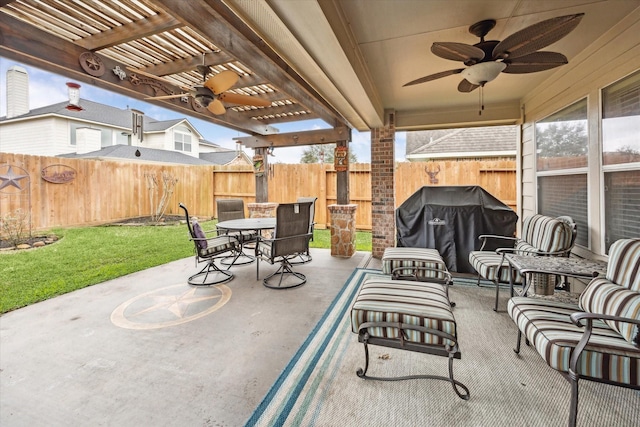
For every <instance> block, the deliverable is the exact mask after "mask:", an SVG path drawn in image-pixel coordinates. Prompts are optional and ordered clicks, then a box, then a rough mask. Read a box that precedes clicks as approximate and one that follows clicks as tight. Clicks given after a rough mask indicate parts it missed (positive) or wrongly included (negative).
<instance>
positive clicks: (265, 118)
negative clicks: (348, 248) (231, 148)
mask: <svg viewBox="0 0 640 427" xmlns="http://www.w3.org/2000/svg"><path fill="white" fill-rule="evenodd" d="M0 6H1V8H0V41H1V44H0V55H1V56H3V57H6V58H10V59H13V60H15V61H19V62H21V63H24V64H28V65H32V66H35V67H38V68H41V69H43V70H46V71H50V72H54V73H58V74H62V75H65V76H68V77H69V78H72V79H75V80H78V81H82V82H85V83H87V84H91V85H94V86H97V87H100V88H104V89H108V90H110V91H113V92H117V93H120V94H123V95H126V96H129V97H132V98H136V99H141V100H145V101H146V102H150V103H153V104H157V105H159V106H162V107H164V108H169V109H172V110H174V111H177V112H180V113H183V114H185V115H188V116H192V117H196V118H199V119H202V120H207V121H209V122H212V123H214V124H217V125H220V126H224V127H227V128H230V129H234V130H237V131H240V132H244V133H247V134H249V135H250V136H249V137H243V138H238V139H237V140H238V142H241V143H242V144H243V145H245V146H246V147H249V148H253V149H254V150H255V152H256V154H257V155H262V156H263V158H264V160H265V161H266V160H267V159H268V156H267V155H266V151H267V149H268V148H271V147H288V146H300V145H312V144H327V143H335V144H337V145H341V146H348V143H349V141H350V139H351V128H350V126H349V125H348V123H347V122H346V121H345V120H344V119H343V118H342V116H341V115H340V114H339V113H338V112H337V111H336V110H335V109H334V108H332V107H331V105H329V104H328V103H327V102H326V101H325V100H324V99H323V98H322V97H321V96H320V95H319V94H318V93H317V92H316V90H314V88H313V87H311V86H310V85H309V84H308V83H307V82H305V81H304V80H303V79H302V78H301V77H300V75H298V74H297V73H296V71H295V70H294V69H292V68H291V67H290V66H289V65H288V64H287V63H286V62H285V61H284V60H283V59H282V58H281V57H280V56H279V55H278V54H277V52H275V51H274V50H273V49H272V48H271V47H270V46H269V45H268V44H266V43H264V42H263V40H262V39H261V38H260V36H259V35H258V34H256V33H255V32H254V31H253V30H252V29H251V28H250V27H249V26H248V25H247V24H246V23H245V22H243V21H242V20H240V19H239V18H238V17H237V15H236V14H234V13H233V11H232V10H230V9H229V7H228V6H227V5H226V4H225V3H223V2H221V1H217V0H193V1H188V2H187V1H180V0H178V1H176V0H119V1H117V2H114V1H108V0H79V1H74V2H60V1H56V0H38V1H36V2H23V1H2V2H0ZM202 65H204V66H206V67H207V68H206V70H207V71H208V73H209V75H208V77H210V76H213V75H216V74H219V73H221V72H223V71H226V70H231V71H234V72H235V73H237V74H238V76H239V79H238V82H237V83H236V84H235V85H234V86H233V87H232V88H231V89H230V90H229V91H228V92H230V93H231V94H237V95H245V96H250V97H256V98H260V99H264V100H267V101H269V102H270V105H269V106H265V107H256V106H248V105H238V104H230V103H225V102H224V101H223V104H224V106H225V107H226V111H225V113H224V114H220V115H216V114H212V113H211V112H210V111H209V110H208V109H207V108H205V107H206V106H204V105H202V104H201V103H199V102H198V101H197V100H196V98H195V97H193V96H183V97H176V98H171V99H148V98H149V97H157V96H167V95H176V94H181V93H185V89H192V88H195V87H196V86H201V85H202V84H203V75H202V67H200V68H199V66H202ZM311 119H321V120H323V121H325V122H326V123H328V124H329V125H330V126H331V127H332V128H330V129H326V130H312V131H308V132H295V133H279V132H278V131H277V128H276V126H277V125H278V124H281V123H288V122H294V121H300V120H311ZM347 173H348V172H346V171H345V172H339V173H338V203H339V204H347V203H349V199H348V194H349V191H348V178H347ZM256 200H257V201H258V202H266V201H268V188H267V177H266V175H264V174H262V175H261V174H258V175H256Z"/></svg>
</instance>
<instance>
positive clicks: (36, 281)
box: [0, 222, 371, 313]
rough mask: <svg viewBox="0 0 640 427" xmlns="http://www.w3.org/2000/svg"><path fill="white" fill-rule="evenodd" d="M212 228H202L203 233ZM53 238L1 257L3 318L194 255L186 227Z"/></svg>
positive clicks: (321, 240) (325, 237)
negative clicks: (109, 281) (42, 244)
mask: <svg viewBox="0 0 640 427" xmlns="http://www.w3.org/2000/svg"><path fill="white" fill-rule="evenodd" d="M214 224H215V223H214V222H210V223H204V224H203V228H204V229H205V230H207V229H211V228H213V225H214ZM54 233H55V234H56V235H58V236H59V237H60V241H58V242H56V243H54V244H52V245H48V246H45V247H43V248H39V249H31V250H26V251H8V252H2V253H0V313H6V312H8V311H11V310H15V309H17V308H20V307H24V306H27V305H29V304H33V303H36V302H38V301H44V300H46V299H49V298H52V297H54V296H57V295H62V294H64V293H67V292H71V291H74V290H76V289H81V288H84V287H86V286H91V285H95V284H96V283H100V282H104V281H106V280H110V279H115V278H116V277H120V276H123V275H125V274H130V273H134V272H136V271H140V270H144V269H146V268H150V267H155V266H157V265H161V264H165V263H167V262H170V261H175V260H178V259H182V258H186V257H189V256H192V255H193V243H191V241H189V239H188V238H187V230H186V226H185V225H171V226H162V227H153V226H148V227H84V228H70V229H64V230H54ZM330 245H331V237H330V232H329V230H316V231H315V233H314V239H313V241H312V242H311V247H313V248H329V247H330ZM356 250H358V251H369V252H370V251H371V233H367V232H358V233H357V235H356Z"/></svg>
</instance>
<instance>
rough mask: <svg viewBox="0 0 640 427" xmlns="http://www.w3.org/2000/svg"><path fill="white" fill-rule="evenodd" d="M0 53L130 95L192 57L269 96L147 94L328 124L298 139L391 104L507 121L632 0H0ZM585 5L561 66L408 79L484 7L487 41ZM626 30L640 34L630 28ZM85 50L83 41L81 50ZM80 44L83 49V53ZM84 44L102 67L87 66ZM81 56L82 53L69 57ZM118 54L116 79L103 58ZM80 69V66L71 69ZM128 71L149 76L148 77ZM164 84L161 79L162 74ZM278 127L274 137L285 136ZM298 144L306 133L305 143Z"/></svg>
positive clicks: (276, 119) (252, 116)
mask: <svg viewBox="0 0 640 427" xmlns="http://www.w3.org/2000/svg"><path fill="white" fill-rule="evenodd" d="M0 5H2V7H1V8H0V12H1V13H0V42H1V45H0V55H1V56H4V57H7V58H11V59H14V60H16V61H20V62H22V63H26V64H29V65H33V66H37V67H40V68H43V69H45V70H48V71H53V72H56V73H60V74H63V75H67V76H68V77H69V78H71V79H77V80H80V81H84V82H87V83H90V84H93V85H96V86H100V87H103V88H106V89H110V90H113V91H116V92H119V93H122V94H125V95H128V96H131V97H135V98H139V99H144V98H146V97H149V96H154V95H166V94H168V93H180V92H181V91H182V89H181V88H180V87H181V86H188V87H192V86H194V85H197V84H199V83H201V82H202V76H201V75H200V74H199V72H198V71H197V69H196V66H197V65H199V64H202V63H203V61H204V64H206V65H209V66H210V67H211V69H212V70H213V72H214V73H217V72H220V71H223V70H229V69H230V70H233V71H235V72H237V73H238V74H239V75H240V79H239V81H238V83H237V84H236V85H235V86H233V88H232V92H234V93H237V94H242V95H251V96H256V97H260V98H265V99H268V100H269V101H271V105H270V106H269V107H242V106H234V105H231V104H227V105H226V106H227V112H226V113H225V114H223V115H217V116H216V115H213V114H211V113H210V112H209V111H207V110H206V109H203V108H202V107H200V108H198V106H197V105H195V106H194V103H193V102H191V101H190V100H189V99H179V98H177V99H171V100H150V102H153V103H155V104H158V105H162V106H164V107H167V108H171V109H174V110H176V111H181V112H183V113H185V114H187V115H191V116H196V117H198V118H202V119H205V120H209V121H211V122H213V123H216V124H219V125H222V126H225V127H228V128H232V129H237V130H239V131H242V132H246V133H249V134H250V135H253V136H255V137H256V139H255V141H256V144H257V145H260V143H261V142H260V141H264V139H263V138H261V136H264V135H270V136H269V138H270V139H271V140H273V139H274V136H273V134H274V133H276V132H277V125H278V124H280V123H285V122H292V121H297V120H306V119H322V120H324V121H325V122H327V123H328V124H329V125H330V126H331V127H333V128H334V129H331V130H329V131H327V133H326V134H325V133H323V131H320V132H319V131H315V133H312V134H310V137H308V138H306V139H305V141H311V142H313V141H317V142H333V141H331V139H332V140H336V139H345V133H346V132H348V130H347V128H354V129H358V130H360V131H366V130H369V129H371V128H376V127H380V126H382V125H383V122H384V111H385V110H394V111H395V112H396V128H397V129H399V130H409V129H430V128H444V127H462V126H477V125H490V124H509V123H518V122H519V121H520V120H521V108H520V105H521V102H522V101H523V99H525V98H526V96H527V95H528V94H530V93H532V91H535V90H536V88H537V87H540V86H541V85H544V84H545V81H547V80H548V79H552V78H553V76H554V75H555V73H566V71H565V70H566V69H567V68H568V67H572V66H577V64H575V63H573V62H572V61H573V60H574V59H575V58H576V57H579V55H581V54H585V53H586V52H588V49H589V46H590V45H592V44H594V43H597V42H601V41H602V36H603V35H604V34H605V33H606V32H607V31H608V30H610V29H611V28H612V27H614V26H615V25H617V24H618V23H619V22H620V21H621V20H623V19H624V18H625V17H626V16H627V15H629V14H630V13H631V12H632V11H633V10H634V9H636V8H638V7H640V0H602V1H594V0H546V1H538V0H500V1H495V0H456V1H448V0H423V1H415V0H413V1H411V0H396V1H391V0H378V1H370V0H349V1H340V0H306V1H302V0H300V1H294V0H264V1H258V0H224V1H220V0H190V1H182V0H117V1H116V0H111V1H107V0H73V1H72V0H15V1H2V2H0ZM574 13H585V16H584V18H583V20H582V22H581V23H580V24H579V25H578V27H577V28H576V29H575V30H574V31H573V32H571V33H570V34H569V35H568V36H566V37H565V38H563V39H561V40H559V41H558V42H556V43H554V44H552V45H551V46H550V47H548V48H546V49H545V50H551V51H556V52H561V53H563V54H564V55H566V56H567V58H568V59H569V65H565V66H562V67H559V68H556V69H553V70H549V71H544V72H538V73H531V74H501V75H500V76H499V77H498V78H497V79H496V80H494V81H492V82H490V83H489V84H487V86H486V87H485V89H484V103H485V105H486V107H485V111H484V112H483V113H482V115H479V114H478V101H479V99H478V92H479V91H477V90H476V91H474V92H471V93H460V92H458V91H457V85H458V82H459V81H460V80H461V77H460V76H456V75H454V76H449V77H445V78H443V79H440V80H438V81H435V82H427V83H423V84H419V85H415V86H409V87H403V85H404V84H405V83H407V82H409V81H411V80H414V79H416V78H419V77H422V76H425V75H428V74H432V73H437V72H441V71H445V70H449V69H452V68H458V67H460V66H461V64H460V63H456V62H453V61H448V60H445V59H441V58H439V57H436V56H435V55H433V54H432V53H431V52H430V46H431V44H432V43H433V42H436V41H451V42H459V43H467V44H474V43H476V42H477V41H478V39H477V38H476V37H475V36H473V35H471V34H469V32H468V28H469V26H470V25H471V24H473V23H475V22H478V21H480V20H484V19H495V20H496V21H497V24H496V27H495V28H494V29H493V30H492V31H491V32H490V34H489V35H488V36H487V38H488V39H497V40H503V39H504V38H505V37H506V36H508V35H510V34H513V33H514V32H516V31H518V30H520V29H522V28H524V27H527V26H529V25H532V24H534V23H537V22H539V21H542V20H544V19H548V18H552V17H555V16H560V15H568V14H574ZM639 37H640V36H639ZM87 52H90V54H88V53H87ZM87 55H89V56H87ZM91 55H97V57H98V58H99V59H100V60H101V61H102V63H103V65H104V72H103V74H101V75H97V73H95V72H94V71H92V70H91V71H92V72H93V73H94V75H91V74H90V73H89V72H87V71H86V69H87V62H86V58H95V57H94V56H91ZM80 58H84V59H85V63H84V64H82V62H83V61H82V60H81V59H80ZM116 66H119V67H120V69H121V70H124V71H125V73H126V74H127V77H126V78H124V79H122V80H121V79H120V77H118V76H117V75H116V74H115V73H114V72H113V70H114V69H115V67H116ZM83 67H84V68H83ZM131 70H142V71H143V72H144V73H146V74H148V73H151V74H153V75H156V76H159V77H162V79H164V81H163V80H154V79H150V78H149V77H148V76H146V75H141V74H138V78H139V81H138V82H137V83H141V84H134V83H133V82H132V80H131V74H135V72H133V71H131ZM167 82H169V83H170V84H169V83H167ZM294 136H295V135H280V137H278V143H277V144H275V145H296V144H298V141H299V140H300V139H294V138H293V137H294ZM307 143H308V142H307Z"/></svg>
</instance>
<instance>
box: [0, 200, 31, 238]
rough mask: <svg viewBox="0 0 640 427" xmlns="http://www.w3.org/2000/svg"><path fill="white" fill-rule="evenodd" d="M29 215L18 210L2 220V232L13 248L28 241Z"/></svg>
mask: <svg viewBox="0 0 640 427" xmlns="http://www.w3.org/2000/svg"><path fill="white" fill-rule="evenodd" d="M28 218H29V213H27V212H23V211H22V209H16V210H15V211H13V212H10V213H8V214H6V215H4V216H3V217H1V218H0V230H2V234H3V235H4V236H5V238H6V239H7V241H8V242H9V243H11V244H12V245H13V246H17V245H19V244H20V243H24V242H25V241H26V240H27V235H28V234H27V232H28V228H29V227H28V225H27V223H28Z"/></svg>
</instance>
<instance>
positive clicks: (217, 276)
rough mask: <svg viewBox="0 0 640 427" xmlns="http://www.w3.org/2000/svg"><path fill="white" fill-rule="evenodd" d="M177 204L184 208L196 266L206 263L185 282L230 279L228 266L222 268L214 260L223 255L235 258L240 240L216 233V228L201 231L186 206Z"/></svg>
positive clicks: (214, 282) (209, 283) (197, 283)
mask: <svg viewBox="0 0 640 427" xmlns="http://www.w3.org/2000/svg"><path fill="white" fill-rule="evenodd" d="M179 206H180V208H182V210H184V215H185V218H186V221H187V228H188V229H189V236H191V240H192V241H193V244H194V251H195V255H196V267H197V266H198V264H200V263H202V262H206V263H207V264H206V265H205V266H204V267H203V268H202V270H200V271H199V272H198V273H196V274H194V275H193V276H191V277H189V279H188V280H187V283H189V284H190V285H193V286H212V285H217V284H219V283H225V282H228V281H230V280H232V279H233V273H232V272H230V271H228V270H229V267H227V269H225V270H222V269H220V268H219V267H218V266H217V265H216V264H215V260H216V258H218V257H220V256H223V255H225V256H227V255H232V256H235V257H236V258H237V257H238V255H239V254H240V241H239V240H238V239H237V238H236V237H234V236H230V235H218V232H217V230H213V231H208V232H205V231H203V230H202V227H201V226H200V224H199V223H198V220H197V218H195V217H189V211H188V210H187V207H186V206H185V205H183V204H182V203H180V204H179Z"/></svg>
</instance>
